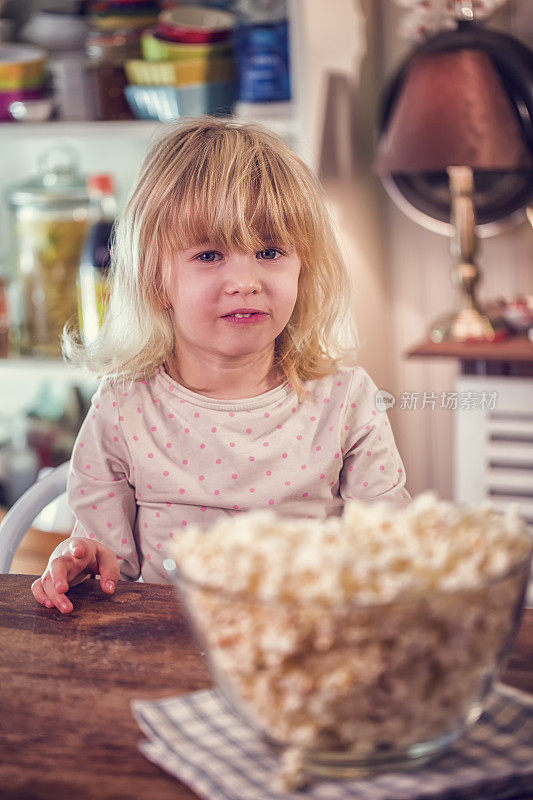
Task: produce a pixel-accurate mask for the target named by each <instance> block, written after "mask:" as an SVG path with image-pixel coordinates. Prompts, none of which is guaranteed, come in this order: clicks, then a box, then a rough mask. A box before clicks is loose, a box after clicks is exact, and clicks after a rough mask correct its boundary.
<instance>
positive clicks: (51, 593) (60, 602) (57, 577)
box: [41, 558, 74, 614]
mask: <svg viewBox="0 0 533 800" xmlns="http://www.w3.org/2000/svg"><path fill="white" fill-rule="evenodd" d="M60 561H61V559H58V558H56V559H54V560H53V561H52V562H51V563H50V564H49V565H48V568H47V569H46V571H45V573H44V575H43V576H42V578H41V584H42V587H43V589H44V591H45V593H46V595H47V596H48V598H49V599H50V600H51V601H52V603H53V604H54V605H55V607H56V608H58V609H59V610H60V611H61V612H62V613H63V614H68V613H69V612H70V611H72V609H73V608H74V606H73V605H72V603H71V602H70V600H69V599H68V597H67V596H66V595H65V592H67V591H68V589H69V585H68V581H67V579H66V572H65V565H64V563H63V564H60V563H59V564H58V562H60Z"/></svg>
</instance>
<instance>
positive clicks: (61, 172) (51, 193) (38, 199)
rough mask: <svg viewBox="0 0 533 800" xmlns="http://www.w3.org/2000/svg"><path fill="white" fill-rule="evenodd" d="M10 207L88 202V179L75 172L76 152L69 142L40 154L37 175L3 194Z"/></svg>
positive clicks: (76, 166) (76, 165)
mask: <svg viewBox="0 0 533 800" xmlns="http://www.w3.org/2000/svg"><path fill="white" fill-rule="evenodd" d="M6 199H7V202H8V203H9V204H10V205H11V206H15V207H16V206H25V205H29V204H43V205H46V204H47V203H69V202H76V201H77V202H84V201H85V202H88V200H89V197H88V192H87V179H86V177H85V176H84V175H82V174H81V173H80V172H79V171H78V154H77V152H76V150H74V149H73V148H71V147H69V146H68V145H61V146H56V147H52V148H50V149H49V150H46V151H45V152H44V153H42V154H41V156H40V158H39V163H38V174H37V175H35V176H33V177H32V178H30V179H29V180H27V181H24V182H23V183H19V184H17V185H15V186H11V187H10V188H9V189H8V191H7V194H6Z"/></svg>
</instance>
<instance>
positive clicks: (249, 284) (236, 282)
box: [226, 253, 261, 295]
mask: <svg viewBox="0 0 533 800" xmlns="http://www.w3.org/2000/svg"><path fill="white" fill-rule="evenodd" d="M226 275H227V280H226V292H227V293H228V294H236V293H238V294H244V295H247V294H257V293H259V292H260V291H261V281H260V278H259V274H258V265H257V261H256V258H255V255H247V254H246V255H242V254H240V253H239V254H234V255H232V257H231V258H230V262H229V264H228V270H227V273H226Z"/></svg>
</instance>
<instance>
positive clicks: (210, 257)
mask: <svg viewBox="0 0 533 800" xmlns="http://www.w3.org/2000/svg"><path fill="white" fill-rule="evenodd" d="M214 256H220V253H217V252H216V250H207V251H206V252H205V253H199V254H198V255H197V256H196V258H197V259H198V261H201V262H202V263H203V264H211V263H213V262H214V261H217V260H218V259H216V258H214Z"/></svg>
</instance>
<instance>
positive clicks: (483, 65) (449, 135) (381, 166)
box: [376, 49, 533, 175]
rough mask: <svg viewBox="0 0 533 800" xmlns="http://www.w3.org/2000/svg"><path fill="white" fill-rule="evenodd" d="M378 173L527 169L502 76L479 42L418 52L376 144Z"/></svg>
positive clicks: (527, 155) (525, 153) (526, 154)
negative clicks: (477, 45)
mask: <svg viewBox="0 0 533 800" xmlns="http://www.w3.org/2000/svg"><path fill="white" fill-rule="evenodd" d="M376 166H377V170H378V172H379V174H381V175H387V174H389V175H390V174H407V173H417V172H441V171H443V170H446V168H447V167H450V166H469V167H471V168H472V169H473V170H494V171H500V170H501V171H513V170H520V169H531V168H532V166H533V161H532V158H531V154H530V152H529V149H528V146H527V144H526V141H525V138H524V135H523V133H522V131H521V128H520V124H519V122H518V120H517V117H516V114H515V112H514V110H513V108H512V106H511V102H510V100H509V97H508V95H507V93H506V90H505V87H504V85H503V82H502V80H501V78H500V76H499V74H498V72H497V70H496V69H495V67H494V66H493V64H492V62H491V60H490V58H489V56H488V55H487V54H486V53H485V52H484V51H483V50H475V49H462V50H456V51H450V52H440V53H433V54H417V55H415V56H414V57H413V58H412V60H411V62H410V65H409V67H408V71H407V75H406V78H405V80H404V82H403V84H402V86H401V88H400V96H399V97H398V99H397V100H396V104H395V106H394V108H393V111H392V114H391V117H390V122H389V124H388V126H387V128H386V130H385V131H384V132H383V135H382V138H381V140H380V142H379V144H378V151H377V159H376Z"/></svg>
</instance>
